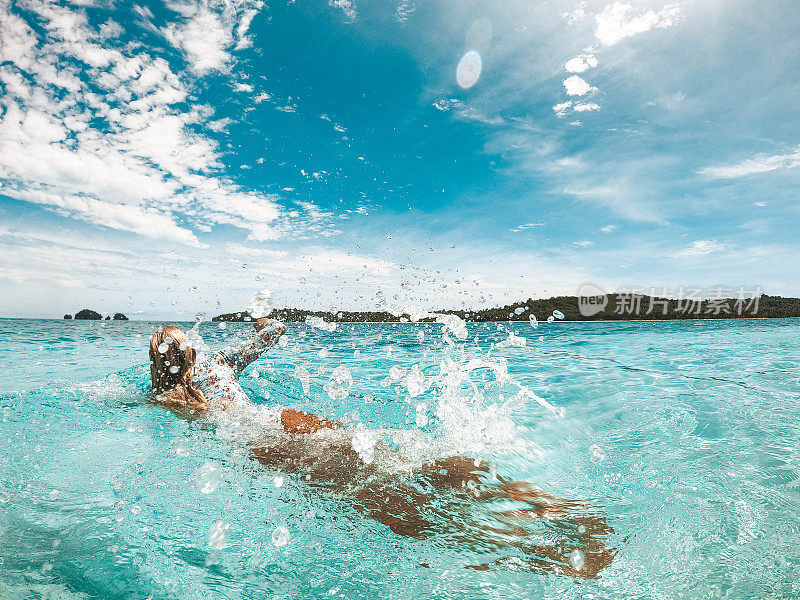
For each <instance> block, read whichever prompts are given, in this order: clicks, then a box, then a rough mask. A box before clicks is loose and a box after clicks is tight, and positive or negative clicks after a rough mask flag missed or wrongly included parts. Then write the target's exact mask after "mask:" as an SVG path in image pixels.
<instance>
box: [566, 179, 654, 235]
mask: <svg viewBox="0 0 800 600" xmlns="http://www.w3.org/2000/svg"><path fill="white" fill-rule="evenodd" d="M563 192H564V193H565V194H569V195H571V196H575V197H576V198H580V199H581V200H585V201H587V202H592V203H594V204H597V205H599V206H602V207H605V208H609V209H611V210H613V211H614V212H615V213H616V214H618V215H619V216H621V217H624V218H625V219H628V220H630V221H639V222H643V223H661V224H663V223H665V222H666V221H665V219H664V217H663V216H661V215H660V214H658V213H657V212H656V211H655V210H654V207H653V206H652V205H651V204H649V203H647V201H645V200H642V199H641V198H639V193H638V191H637V190H636V187H635V186H632V185H631V183H630V182H629V181H627V179H625V178H620V179H616V180H611V181H609V182H607V183H603V184H599V185H588V186H586V185H579V184H577V183H572V184H570V185H568V186H567V187H565V188H564V190H563Z"/></svg>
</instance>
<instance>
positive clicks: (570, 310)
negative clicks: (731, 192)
mask: <svg viewBox="0 0 800 600" xmlns="http://www.w3.org/2000/svg"><path fill="white" fill-rule="evenodd" d="M605 298H606V301H605V303H604V305H603V306H601V305H600V304H588V303H587V302H586V300H585V299H583V298H578V297H577V296H557V297H554V298H547V299H543V300H534V299H532V298H528V299H527V300H523V301H520V302H516V303H514V304H507V305H505V306H499V307H495V308H486V309H482V310H441V311H437V312H438V313H439V314H452V315H457V316H459V317H461V318H462V319H464V320H466V321H479V322H481V321H483V322H495V321H529V320H530V319H531V316H532V315H533V316H535V317H536V318H537V319H538V320H540V321H544V320H546V319H547V317H548V316H550V315H553V313H554V312H557V313H559V312H560V313H561V314H563V315H564V319H565V320H567V321H639V320H659V321H661V320H664V321H667V320H675V319H742V318H759V317H760V318H788V317H800V298H784V297H782V296H767V295H761V296H758V297H755V298H712V299H703V300H701V299H699V298H698V299H692V298H689V299H687V298H684V299H675V298H659V297H656V296H647V295H638V294H622V293H618V294H608V295H607V296H605ZM581 301H583V310H581V307H582V306H581V304H580V302H581ZM270 316H271V317H273V318H276V319H280V320H282V321H285V322H301V321H305V320H306V317H309V316H315V317H321V318H322V319H324V320H325V321H329V322H362V323H385V322H395V321H408V320H410V319H409V317H408V315H397V314H392V313H390V312H387V311H337V312H333V311H314V310H305V309H296V308H280V309H276V310H273V311H272V314H271V315H270ZM434 319H435V317H433V316H429V317H426V318H423V319H420V321H432V320H434ZM249 320H251V317H250V315H249V314H248V313H247V312H246V311H241V312H235V313H226V314H222V315H217V316H216V317H214V318H213V319H212V321H229V322H230V321H249Z"/></svg>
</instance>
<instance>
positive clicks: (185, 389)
mask: <svg viewBox="0 0 800 600" xmlns="http://www.w3.org/2000/svg"><path fill="white" fill-rule="evenodd" d="M196 360H197V352H195V349H194V348H192V347H191V346H190V345H189V343H188V342H187V341H186V334H185V333H183V331H182V330H181V329H180V328H179V327H175V326H174V325H165V326H164V327H162V328H161V329H159V330H157V331H156V332H155V333H154V334H153V335H152V336H151V337H150V380H151V382H152V384H153V394H154V395H155V400H156V402H159V403H162V404H173V405H175V404H177V405H179V406H185V407H187V408H192V409H206V408H208V403H207V402H206V399H205V396H203V392H202V391H201V390H200V389H199V388H198V387H197V386H195V385H194V384H193V383H192V368H193V367H194V363H195V361H196Z"/></svg>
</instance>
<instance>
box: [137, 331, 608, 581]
mask: <svg viewBox="0 0 800 600" xmlns="http://www.w3.org/2000/svg"><path fill="white" fill-rule="evenodd" d="M253 325H254V327H255V330H256V334H255V335H254V336H252V337H251V338H249V339H248V340H247V341H245V342H244V343H242V344H240V345H238V346H233V347H229V348H225V349H222V350H218V351H216V352H213V353H211V354H210V355H208V356H205V357H198V355H197V353H196V352H195V350H194V348H192V347H191V345H190V344H189V343H188V341H187V339H186V335H185V334H184V332H183V331H182V330H181V329H179V328H178V327H175V326H172V325H168V326H165V327H162V328H161V329H159V330H158V331H156V332H155V333H154V334H153V336H152V337H151V339H150V361H151V363H150V374H151V381H152V387H153V402H154V403H156V404H159V405H161V406H164V407H166V408H169V409H171V410H173V411H175V412H177V413H179V414H182V415H186V416H193V417H205V416H213V415H215V414H217V415H218V414H219V411H233V412H237V416H239V415H241V416H242V417H243V418H246V414H247V412H248V410H255V409H256V407H255V406H254V405H253V403H252V401H251V400H250V399H249V398H248V397H247V394H245V392H244V390H243V389H242V387H241V385H240V384H239V381H238V378H237V375H238V374H239V373H241V372H242V371H243V370H244V369H245V367H246V366H247V365H248V364H250V363H251V362H252V361H254V360H256V359H257V358H259V357H260V356H261V355H262V354H263V353H264V352H265V351H266V350H267V349H268V348H270V347H271V346H273V345H274V344H275V343H276V342H277V341H278V339H279V338H280V337H281V336H282V335H283V334H284V333H285V332H286V327H285V326H284V325H283V323H281V322H279V321H275V320H272V319H266V318H264V319H258V320H257V321H255V322H254V323H253ZM260 414H263V412H262V413H260ZM269 414H271V415H272V418H273V420H274V424H275V425H276V427H277V430H276V431H277V433H276V431H271V432H269V434H259V435H255V436H253V439H252V440H250V441H249V442H248V447H249V451H250V455H251V457H252V458H253V459H255V460H257V461H258V462H260V463H262V464H263V465H266V466H267V467H269V468H271V469H276V470H279V471H282V472H285V473H294V474H297V475H299V476H302V477H303V479H305V480H306V481H307V482H308V483H309V485H310V486H315V487H317V488H318V489H319V491H320V493H322V494H333V495H335V496H336V497H337V498H346V499H347V500H348V501H349V502H350V503H352V505H353V506H354V508H355V509H356V510H358V511H359V512H361V513H362V514H364V515H366V516H367V517H369V518H371V519H375V520H376V521H378V522H380V523H383V524H384V525H386V526H388V527H389V529H391V530H392V531H393V532H395V533H397V534H399V535H403V536H408V537H415V538H430V539H433V540H434V541H435V542H437V543H440V544H442V545H445V546H448V547H450V546H458V547H464V546H466V547H469V548H472V549H473V550H476V551H478V552H485V551H487V550H497V549H501V548H507V549H514V550H515V551H518V552H517V554H518V555H520V556H512V557H509V558H503V559H500V560H496V561H493V562H491V563H483V564H478V565H473V566H472V568H475V569H481V570H488V569H492V568H513V569H515V570H530V571H536V572H551V573H557V574H564V575H569V576H573V577H581V578H597V577H598V576H599V575H598V574H599V572H600V571H601V570H602V569H604V568H605V567H607V566H608V565H609V564H611V562H612V560H613V558H614V555H615V551H614V550H613V549H610V548H608V547H606V545H605V543H604V541H603V540H604V538H605V537H606V536H607V535H608V534H610V533H612V531H613V530H612V529H611V527H609V526H608V524H607V523H606V519H605V517H603V516H602V515H599V514H597V512H596V511H595V510H594V509H593V507H591V506H589V505H588V504H585V503H580V502H574V501H570V500H565V499H563V498H558V497H555V496H552V495H550V494H547V493H545V492H542V491H540V490H537V489H535V488H534V487H533V486H532V485H531V484H529V483H526V482H522V481H510V480H506V479H503V478H501V477H499V476H497V475H494V476H492V475H490V469H489V466H488V465H487V464H486V463H485V462H483V461H480V460H473V459H470V458H466V457H463V456H451V457H448V458H443V459H439V460H433V461H429V462H426V463H423V464H421V465H418V466H417V468H416V469H409V468H408V466H409V463H408V461H405V460H404V459H403V457H402V456H400V453H399V452H398V451H397V450H395V449H393V448H391V447H389V446H388V445H385V444H376V445H375V446H374V450H373V452H374V458H373V459H371V460H369V461H365V460H364V459H363V457H362V456H361V455H359V453H358V452H357V451H356V450H355V449H354V446H356V443H355V440H356V436H357V435H358V431H354V430H353V428H347V427H344V425H343V424H342V423H340V422H338V421H334V420H331V419H324V418H322V417H319V416H317V415H314V414H310V413H306V412H302V411H298V410H294V409H290V408H280V407H278V408H275V409H272V410H271V412H270V413H269ZM498 507H499V508H498Z"/></svg>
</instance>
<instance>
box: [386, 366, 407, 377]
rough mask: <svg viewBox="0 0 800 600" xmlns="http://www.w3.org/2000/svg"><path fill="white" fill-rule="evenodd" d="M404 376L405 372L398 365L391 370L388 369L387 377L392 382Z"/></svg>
mask: <svg viewBox="0 0 800 600" xmlns="http://www.w3.org/2000/svg"><path fill="white" fill-rule="evenodd" d="M405 374H406V370H405V369H404V368H403V367H401V366H400V365H395V366H393V367H392V368H391V369H389V377H391V378H392V379H394V380H397V379H400V378H401V377H402V376H403V375H405Z"/></svg>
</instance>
